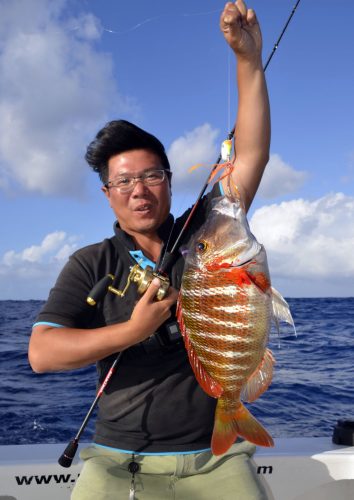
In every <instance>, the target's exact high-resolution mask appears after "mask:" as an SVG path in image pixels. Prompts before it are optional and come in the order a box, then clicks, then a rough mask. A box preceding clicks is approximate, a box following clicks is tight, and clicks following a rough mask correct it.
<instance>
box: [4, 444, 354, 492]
mask: <svg viewBox="0 0 354 500" xmlns="http://www.w3.org/2000/svg"><path fill="white" fill-rule="evenodd" d="M87 444H88V443H82V444H80V445H79V448H81V447H84V446H86V445H87ZM351 444H352V445H350V446H348V445H345V444H335V443H333V441H332V439H331V438H330V437H314V438H312V437H311V438H297V437H296V438H278V439H275V446H274V448H257V452H256V454H255V456H254V460H255V463H256V468H257V474H260V475H261V476H262V481H264V483H265V484H266V488H267V490H268V493H269V498H272V499H274V500H333V499H335V500H353V498H354V446H353V444H354V443H353V442H352V443H351ZM65 447H66V444H34V445H27V444H25V445H8V446H0V500H48V499H50V500H66V499H69V498H70V494H71V491H72V489H73V487H74V485H75V482H76V480H77V478H78V476H79V474H80V470H81V467H82V462H81V461H80V458H79V453H77V454H76V457H75V458H74V460H73V463H72V465H71V467H70V468H67V469H66V468H63V467H61V466H60V465H59V464H58V458H59V456H60V455H61V454H62V453H63V450H64V449H65Z"/></svg>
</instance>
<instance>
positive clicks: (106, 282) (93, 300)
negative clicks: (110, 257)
mask: <svg viewBox="0 0 354 500" xmlns="http://www.w3.org/2000/svg"><path fill="white" fill-rule="evenodd" d="M113 280H114V276H113V274H107V276H104V277H103V278H101V279H100V281H98V282H97V283H96V285H95V286H94V287H93V288H92V290H91V292H90V293H89V295H88V297H87V299H86V302H87V303H88V304H90V306H95V305H96V304H97V302H99V301H100V300H101V299H102V298H103V297H104V296H105V295H106V293H107V292H108V290H109V287H110V286H111V285H112V283H113Z"/></svg>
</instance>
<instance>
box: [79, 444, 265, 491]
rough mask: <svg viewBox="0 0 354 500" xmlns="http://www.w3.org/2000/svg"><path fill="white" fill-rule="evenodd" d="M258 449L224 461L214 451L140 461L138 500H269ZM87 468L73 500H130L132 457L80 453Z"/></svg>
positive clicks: (245, 448) (239, 450)
mask: <svg viewBox="0 0 354 500" xmlns="http://www.w3.org/2000/svg"><path fill="white" fill-rule="evenodd" d="M254 450H255V447H254V446H253V445H251V444H250V443H248V442H246V441H244V442H240V443H236V444H235V445H233V446H232V447H231V448H230V450H229V451H228V452H227V453H226V454H225V455H222V456H219V457H216V456H214V455H213V454H212V453H211V452H210V451H205V452H201V453H193V454H181V455H135V457H134V460H135V462H137V463H138V464H139V472H137V473H136V474H135V479H134V488H135V497H134V498H135V499H136V500H224V499H225V500H251V499H252V500H267V499H268V500H269V499H270V498H272V496H271V495H270V494H269V488H268V487H267V485H265V483H264V479H263V478H262V477H260V476H259V475H257V472H256V467H255V465H254V462H253V460H252V458H251V456H252V454H253V453H254ZM80 456H81V458H82V459H83V460H84V462H85V463H84V466H83V469H82V472H81V474H80V477H79V479H78V480H77V483H76V485H75V488H74V490H73V492H72V496H71V499H72V500H123V499H124V500H128V499H129V491H130V487H131V481H132V474H131V473H130V472H129V470H128V466H129V464H130V463H131V461H132V455H131V454H128V453H120V452H117V451H114V449H112V450H110V449H109V448H103V447H99V446H94V445H93V446H89V447H88V448H84V449H83V450H82V451H81V453H80ZM267 492H268V493H267Z"/></svg>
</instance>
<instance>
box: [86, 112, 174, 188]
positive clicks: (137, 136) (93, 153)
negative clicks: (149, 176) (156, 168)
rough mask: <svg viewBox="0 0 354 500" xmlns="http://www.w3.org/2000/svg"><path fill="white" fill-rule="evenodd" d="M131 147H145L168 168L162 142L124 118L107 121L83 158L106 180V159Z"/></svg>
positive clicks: (105, 181) (102, 179)
mask: <svg viewBox="0 0 354 500" xmlns="http://www.w3.org/2000/svg"><path fill="white" fill-rule="evenodd" d="M132 149H147V150H149V151H152V152H153V153H155V154H156V155H157V156H159V158H160V159H161V164H162V167H163V168H164V169H165V170H170V164H169V161H168V158H167V155H166V152H165V148H164V146H163V144H162V143H161V142H160V141H159V140H158V139H157V137H155V136H154V135H152V134H149V132H146V131H145V130H143V129H141V128H139V127H137V126H136V125H134V124H133V123H130V122H128V121H126V120H113V121H111V122H108V123H107V124H106V125H105V126H104V127H103V128H102V129H101V130H100V131H99V132H98V133H97V135H96V137H95V139H94V140H93V141H92V142H91V143H90V144H89V145H88V147H87V151H86V155H85V159H86V161H87V163H88V164H89V165H90V167H91V168H92V169H93V170H94V171H95V172H98V175H99V177H100V179H101V181H102V182H103V184H106V183H107V182H108V161H109V159H110V158H111V157H112V156H114V155H117V154H119V153H124V152H125V151H129V150H132Z"/></svg>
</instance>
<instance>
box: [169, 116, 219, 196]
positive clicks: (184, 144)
mask: <svg viewBox="0 0 354 500" xmlns="http://www.w3.org/2000/svg"><path fill="white" fill-rule="evenodd" d="M218 134H219V131H218V130H216V129H213V128H212V127H211V125H210V124H209V123H204V124H203V125H200V126H199V127H196V128H195V129H193V130H191V131H188V132H186V133H185V134H184V135H183V136H181V137H179V138H178V139H176V140H174V141H173V143H172V144H171V146H170V148H169V149H168V152H167V154H168V158H169V160H170V163H171V168H172V171H173V178H172V183H173V190H174V191H178V190H179V191H180V192H182V193H183V192H185V191H186V190H187V191H195V189H200V188H201V186H202V184H203V181H205V179H206V178H207V176H208V173H209V172H210V169H211V166H212V165H213V163H214V162H215V161H216V159H217V156H218V154H219V153H218V149H217V148H218V147H217V144H216V139H217V137H218ZM199 163H201V164H202V166H201V167H200V168H198V169H196V170H195V171H193V172H188V170H189V169H190V167H192V166H194V165H196V164H199Z"/></svg>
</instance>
